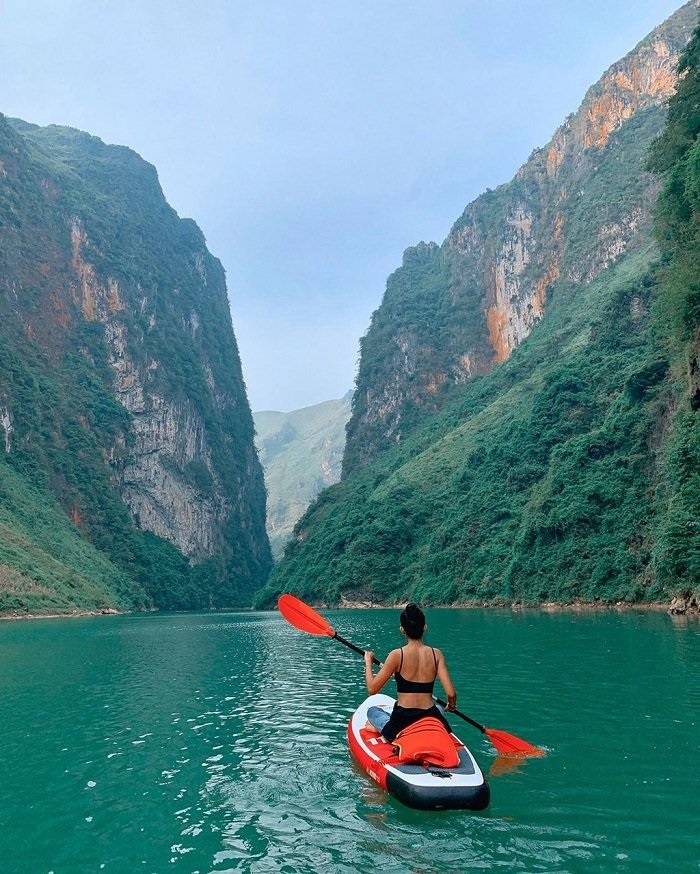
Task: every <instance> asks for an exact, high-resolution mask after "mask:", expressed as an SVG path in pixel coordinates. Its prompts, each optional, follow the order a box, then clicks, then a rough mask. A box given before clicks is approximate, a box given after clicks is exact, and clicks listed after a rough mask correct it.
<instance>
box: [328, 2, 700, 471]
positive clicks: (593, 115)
mask: <svg viewBox="0 0 700 874" xmlns="http://www.w3.org/2000/svg"><path fill="white" fill-rule="evenodd" d="M697 9H698V3H697V2H695V0H694V2H691V3H688V4H686V5H685V6H683V7H682V8H681V9H680V10H679V11H678V12H676V13H675V14H674V15H673V16H672V17H671V18H669V19H668V20H667V21H666V22H665V23H664V24H662V25H661V26H660V27H658V28H657V29H656V30H654V31H653V32H652V33H651V34H650V35H649V36H648V37H647V38H646V39H644V40H643V41H642V42H641V43H640V44H639V45H638V46H637V47H636V48H635V49H634V50H633V51H632V52H630V53H629V54H628V55H627V56H626V57H624V58H623V59H622V60H621V61H619V62H617V63H616V64H614V65H613V66H612V67H611V68H610V69H609V70H608V71H607V72H606V73H605V74H604V75H603V77H602V78H601V79H600V81H599V82H598V83H597V84H596V85H594V86H593V87H592V88H591V89H590V90H589V91H588V92H587V94H586V95H585V97H584V100H583V102H582V104H581V106H580V108H579V109H578V111H577V112H576V113H575V114H573V115H571V116H570V117H569V118H567V120H566V121H565V122H564V124H563V125H562V126H561V127H560V128H559V129H558V130H557V131H556V133H555V134H554V136H553V137H552V140H551V141H550V142H549V143H548V144H547V145H546V146H545V147H544V148H542V149H537V150H536V151H535V152H533V154H532V155H531V156H530V158H529V159H528V161H527V162H526V163H525V164H524V165H523V167H522V168H521V169H520V170H519V171H518V173H517V174H516V176H515V178H514V179H513V180H512V181H511V182H509V183H508V184H506V185H503V186H501V187H499V188H498V189H496V190H495V191H487V192H486V193H485V194H483V195H482V196H481V197H479V198H478V199H477V200H476V201H474V202H473V203H471V204H470V205H469V206H467V208H466V209H465V211H464V213H463V215H462V216H461V218H460V219H459V220H458V221H457V222H456V223H455V225H454V227H453V228H452V230H451V232H450V234H449V235H448V237H447V239H446V240H445V242H444V243H443V244H442V246H437V245H436V244H434V243H431V244H428V245H426V244H424V243H421V244H420V245H419V246H417V247H416V248H414V249H409V250H408V251H407V252H406V253H405V255H404V261H403V265H402V267H401V268H399V270H397V271H396V272H395V273H394V274H393V275H392V276H391V277H390V278H389V281H388V283H387V289H386V293H385V295H384V299H383V301H382V304H381V306H380V308H379V309H378V310H377V311H376V312H375V313H374V315H373V317H372V322H371V325H370V328H369V330H368V333H367V335H366V336H365V337H364V338H363V340H362V354H361V361H360V369H359V374H358V380H357V389H356V393H355V396H354V398H353V415H352V419H351V421H350V423H349V426H348V442H347V448H346V455H345V459H344V473H349V472H350V471H352V470H353V469H356V468H357V467H360V466H362V465H364V464H366V463H367V462H368V461H369V460H370V459H371V458H373V457H374V456H375V455H376V454H377V452H379V451H380V450H382V449H383V448H387V447H388V446H390V445H392V444H393V443H395V442H397V441H399V440H400V439H402V437H403V436H404V435H405V434H406V433H408V431H410V430H411V428H412V427H413V425H414V423H415V422H416V421H418V420H420V418H421V415H422V414H423V412H424V411H431V410H435V409H437V408H439V407H440V406H441V404H442V399H443V396H444V393H445V391H446V389H448V388H449V386H450V385H454V384H456V383H460V382H463V381H465V380H467V379H470V378H471V377H473V376H475V375H478V374H484V373H487V372H489V371H490V370H491V369H492V368H493V367H494V366H495V365H497V364H499V363H502V362H503V361H505V360H507V359H508V358H509V356H510V355H511V353H512V352H513V350H514V349H515V348H516V347H517V346H518V345H519V344H520V343H521V342H522V341H523V340H524V339H525V338H526V337H527V336H528V335H529V334H530V332H531V331H532V330H533V328H534V327H535V325H536V324H537V323H538V322H539V321H540V319H541V318H542V316H543V314H544V313H545V310H546V308H547V305H548V298H549V296H550V295H551V293H552V289H553V288H554V287H555V286H557V288H559V289H560V291H559V292H558V293H567V294H575V293H576V288H577V287H580V286H581V284H588V283H590V282H592V281H593V280H594V279H595V278H596V277H597V276H598V275H599V274H600V273H601V271H603V270H604V269H605V268H607V267H609V266H610V265H611V264H613V263H615V262H616V261H617V260H618V259H620V258H621V257H622V256H623V255H625V254H626V253H630V252H633V251H634V250H635V249H637V248H639V247H640V246H643V245H644V244H646V243H647V242H648V241H649V240H650V239H651V235H652V232H651V208H652V205H653V203H654V200H655V196H656V194H657V192H658V181H657V180H656V179H655V178H654V177H652V176H651V175H650V174H647V173H646V172H645V170H644V166H645V161H646V150H647V148H648V145H649V143H650V142H651V141H652V139H653V138H654V137H655V136H657V135H658V133H659V132H660V130H661V128H662V125H663V121H664V113H665V104H666V101H667V100H668V98H669V97H670V96H671V94H672V93H673V91H674V87H675V83H676V73H675V69H676V65H677V63H678V58H679V55H680V52H681V51H682V49H683V48H684V46H685V45H686V43H687V41H688V39H689V38H690V35H691V33H692V30H693V28H694V26H695V25H696V23H697V17H698V16H697Z"/></svg>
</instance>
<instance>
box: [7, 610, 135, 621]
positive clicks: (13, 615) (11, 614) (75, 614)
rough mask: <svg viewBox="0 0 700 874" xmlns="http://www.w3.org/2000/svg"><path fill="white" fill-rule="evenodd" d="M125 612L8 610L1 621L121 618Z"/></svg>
mask: <svg viewBox="0 0 700 874" xmlns="http://www.w3.org/2000/svg"><path fill="white" fill-rule="evenodd" d="M125 612H127V611H124V610H116V609H115V608H114V607H102V608H101V609H100V610H65V611H62V612H58V613H57V612H53V613H29V612H26V613H24V612H22V611H20V610H8V611H6V612H0V621H2V620H7V621H12V620H22V619H72V618H76V619H79V618H84V617H86V616H121V615H123V614H124V613H125Z"/></svg>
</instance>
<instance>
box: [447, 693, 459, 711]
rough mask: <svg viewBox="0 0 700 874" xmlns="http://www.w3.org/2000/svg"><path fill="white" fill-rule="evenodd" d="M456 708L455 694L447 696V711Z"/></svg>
mask: <svg viewBox="0 0 700 874" xmlns="http://www.w3.org/2000/svg"><path fill="white" fill-rule="evenodd" d="M456 707H457V693H456V692H455V693H454V694H453V695H448V696H447V708H446V709H447V710H450V711H451V710H455V709H456Z"/></svg>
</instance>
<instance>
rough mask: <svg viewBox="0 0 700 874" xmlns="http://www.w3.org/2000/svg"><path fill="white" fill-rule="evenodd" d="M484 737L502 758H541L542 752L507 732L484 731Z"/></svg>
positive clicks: (494, 729) (488, 729)
mask: <svg viewBox="0 0 700 874" xmlns="http://www.w3.org/2000/svg"><path fill="white" fill-rule="evenodd" d="M484 731H485V733H486V736H487V737H488V739H489V740H490V741H491V743H492V744H493V745H494V746H495V747H496V749H497V750H498V752H499V753H500V754H501V755H503V756H543V755H544V750H541V749H540V748H539V747H533V745H532V744H529V743H528V742H527V741H526V740H521V739H520V738H519V737H516V736H515V735H514V734H508V732H507V731H499V730H498V729H497V728H486V729H484Z"/></svg>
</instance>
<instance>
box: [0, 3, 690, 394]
mask: <svg viewBox="0 0 700 874" xmlns="http://www.w3.org/2000/svg"><path fill="white" fill-rule="evenodd" d="M680 5H681V3H680V2H676V0H646V2H645V0H539V2H537V0H461V2H457V0H429V2H428V0H276V2H275V0H247V2H242V0H118V2H112V0H110V2H108V0H0V112H3V113H4V114H6V115H12V116H18V117H20V118H23V119H25V120H27V121H31V122H35V123H37V124H51V123H56V124H66V125H71V126H73V127H78V128H81V129H83V130H86V131H89V132H90V133H92V134H95V135H96V136H99V137H101V138H102V139H103V140H105V141H106V142H109V143H119V144H124V145H128V146H130V147H131V148H133V149H135V150H136V151H137V152H139V154H141V155H142V156H143V157H144V158H145V159H146V160H148V161H150V162H151V163H153V164H155V166H156V168H157V169H158V174H159V176H160V181H161V184H162V186H163V189H164V191H165V195H166V197H167V198H168V200H169V202H170V203H171V204H172V206H174V208H175V209H176V210H177V211H178V213H179V214H180V215H181V216H189V217H191V218H194V219H195V220H196V222H197V223H198V224H199V226H200V227H201V228H202V230H203V231H204V234H205V235H206V238H207V243H208V246H209V249H210V250H211V251H212V252H213V254H215V255H216V256H217V257H218V258H220V259H221V261H222V263H223V265H224V267H225V268H226V273H227V279H228V288H229V297H230V299H231V308H232V313H233V322H234V329H235V332H236V336H237V339H238V343H239V347H240V351H241V357H242V359H243V371H244V376H245V379H246V384H247V386H248V396H249V399H250V402H251V406H252V407H253V409H255V410H261V409H280V410H290V409H295V408H298V407H302V406H306V405H309V404H314V403H318V402H320V401H323V400H327V399H330V398H337V397H340V396H341V395H343V394H344V393H345V392H346V391H347V390H348V389H349V388H351V387H352V383H353V379H354V376H355V370H356V365H357V357H358V340H359V337H360V336H361V335H362V334H363V333H364V332H365V331H366V329H367V327H368V325H369V319H370V316H371V313H372V311H373V310H374V309H376V307H377V306H378V305H379V303H380V300H381V297H382V293H383V290H384V285H385V282H386V277H387V276H388V275H389V273H391V272H392V270H394V269H395V268H396V267H397V266H398V265H399V264H400V263H401V255H402V252H403V250H404V249H405V248H406V247H407V246H410V245H413V244H415V243H416V242H418V241H419V240H436V241H437V242H442V240H443V239H444V238H445V236H446V235H447V233H448V231H449V229H450V226H451V225H452V223H453V222H454V221H455V220H456V219H457V218H458V216H459V215H460V213H461V212H462V210H463V209H464V207H465V206H466V204H467V203H468V202H469V201H471V200H473V199H474V198H475V197H476V196H477V195H478V194H480V193H481V192H482V191H483V190H484V189H485V188H486V187H492V188H493V187H495V186H496V185H498V184H500V183H501V182H506V181H507V180H508V179H510V177H511V176H512V175H513V173H514V172H515V170H516V169H517V168H518V167H519V166H520V165H521V164H522V163H523V162H524V161H525V160H526V159H527V157H528V155H529V154H530V152H531V151H532V149H533V148H535V147H536V146H541V145H543V144H544V143H546V142H547V141H548V140H549V138H550V137H551V135H552V133H553V132H554V130H555V129H556V127H558V125H559V124H560V123H561V122H562V121H563V120H564V118H565V116H566V115H568V114H569V113H570V112H573V111H574V110H576V108H577V107H578V105H579V103H580V102H581V99H582V97H583V95H584V93H585V91H586V89H587V88H588V87H589V86H590V85H592V84H593V83H594V82H595V81H596V80H597V79H598V78H599V77H600V75H601V74H602V73H603V71H604V70H605V69H606V68H607V67H608V66H609V65H610V64H611V63H613V62H614V61H616V60H617V59H618V58H620V57H622V55H624V54H626V53H627V52H628V51H629V50H630V49H632V48H633V47H634V45H635V44H636V43H637V42H638V41H639V40H640V39H642V38H643V37H644V36H645V35H646V34H647V33H648V32H649V31H650V30H651V29H652V28H653V27H655V26H656V25H657V24H659V23H660V22H661V21H663V19H664V18H666V17H667V16H668V15H670V14H671V13H672V12H673V11H674V10H675V9H676V8H678V7H679V6H680Z"/></svg>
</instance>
